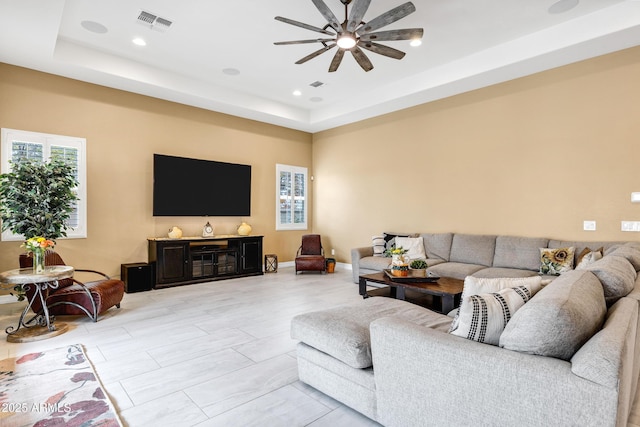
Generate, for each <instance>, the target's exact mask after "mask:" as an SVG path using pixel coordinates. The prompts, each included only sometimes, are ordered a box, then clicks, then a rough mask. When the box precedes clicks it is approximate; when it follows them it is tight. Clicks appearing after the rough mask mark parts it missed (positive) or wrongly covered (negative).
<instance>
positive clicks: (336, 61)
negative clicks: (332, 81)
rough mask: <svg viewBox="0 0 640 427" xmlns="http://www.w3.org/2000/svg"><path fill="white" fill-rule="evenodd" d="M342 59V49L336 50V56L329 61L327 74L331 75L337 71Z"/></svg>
mask: <svg viewBox="0 0 640 427" xmlns="http://www.w3.org/2000/svg"><path fill="white" fill-rule="evenodd" d="M343 57H344V49H338V51H337V52H336V54H335V55H334V56H333V59H332V60H331V65H329V72H330V73H333V72H334V71H336V70H337V69H338V67H339V66H340V63H341V62H342V58H343Z"/></svg>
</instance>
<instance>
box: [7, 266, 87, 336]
mask: <svg viewBox="0 0 640 427" xmlns="http://www.w3.org/2000/svg"><path fill="white" fill-rule="evenodd" d="M73 272H74V270H73V267H71V266H68V265H56V266H49V267H45V269H44V272H42V273H38V274H36V273H34V272H33V269H32V268H19V269H15V270H9V271H5V272H2V273H0V283H2V287H11V288H13V287H14V286H16V285H21V286H22V287H23V289H24V290H25V292H26V291H31V290H32V289H33V291H34V292H33V293H32V295H31V296H27V306H26V307H25V308H24V310H23V311H22V314H21V315H20V319H19V320H18V326H16V327H14V326H9V327H7V328H6V329H5V332H6V333H7V341H9V342H29V341H37V340H41V339H45V338H51V337H54V336H56V335H60V334H62V333H64V332H66V331H67V329H68V327H67V325H66V324H64V323H57V324H54V318H53V316H50V315H49V309H48V308H47V304H46V299H47V296H48V294H49V290H50V289H57V288H58V286H59V283H58V281H59V280H62V279H68V278H71V277H73ZM35 301H39V302H40V304H41V306H42V312H41V313H36V314H35V315H34V316H33V317H31V318H30V319H28V320H26V321H25V318H27V317H28V314H29V310H30V309H31V307H32V306H33V304H34V302H35Z"/></svg>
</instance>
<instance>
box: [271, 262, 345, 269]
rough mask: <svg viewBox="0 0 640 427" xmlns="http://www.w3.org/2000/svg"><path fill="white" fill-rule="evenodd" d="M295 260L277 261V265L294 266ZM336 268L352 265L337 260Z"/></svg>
mask: <svg viewBox="0 0 640 427" xmlns="http://www.w3.org/2000/svg"><path fill="white" fill-rule="evenodd" d="M295 266H296V262H295V261H285V262H279V263H278V267H295ZM336 268H340V269H345V270H353V266H352V265H351V264H347V263H346V262H337V263H336Z"/></svg>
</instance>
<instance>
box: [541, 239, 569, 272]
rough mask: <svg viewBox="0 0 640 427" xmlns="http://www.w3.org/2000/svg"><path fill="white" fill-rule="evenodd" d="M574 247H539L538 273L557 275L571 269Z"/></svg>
mask: <svg viewBox="0 0 640 427" xmlns="http://www.w3.org/2000/svg"><path fill="white" fill-rule="evenodd" d="M574 252H575V248H574V247H573V246H570V247H568V248H557V249H549V248H540V274H551V275H559V274H562V273H566V272H567V271H570V270H573V260H574Z"/></svg>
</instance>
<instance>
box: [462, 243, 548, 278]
mask: <svg viewBox="0 0 640 427" xmlns="http://www.w3.org/2000/svg"><path fill="white" fill-rule="evenodd" d="M536 251H537V249H536ZM472 276H473V277H478V278H489V279H490V278H517V277H533V276H538V272H537V271H531V270H518V269H515V268H502V267H500V268H499V267H487V268H483V269H482V270H478V271H476V272H475V273H473V274H472Z"/></svg>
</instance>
